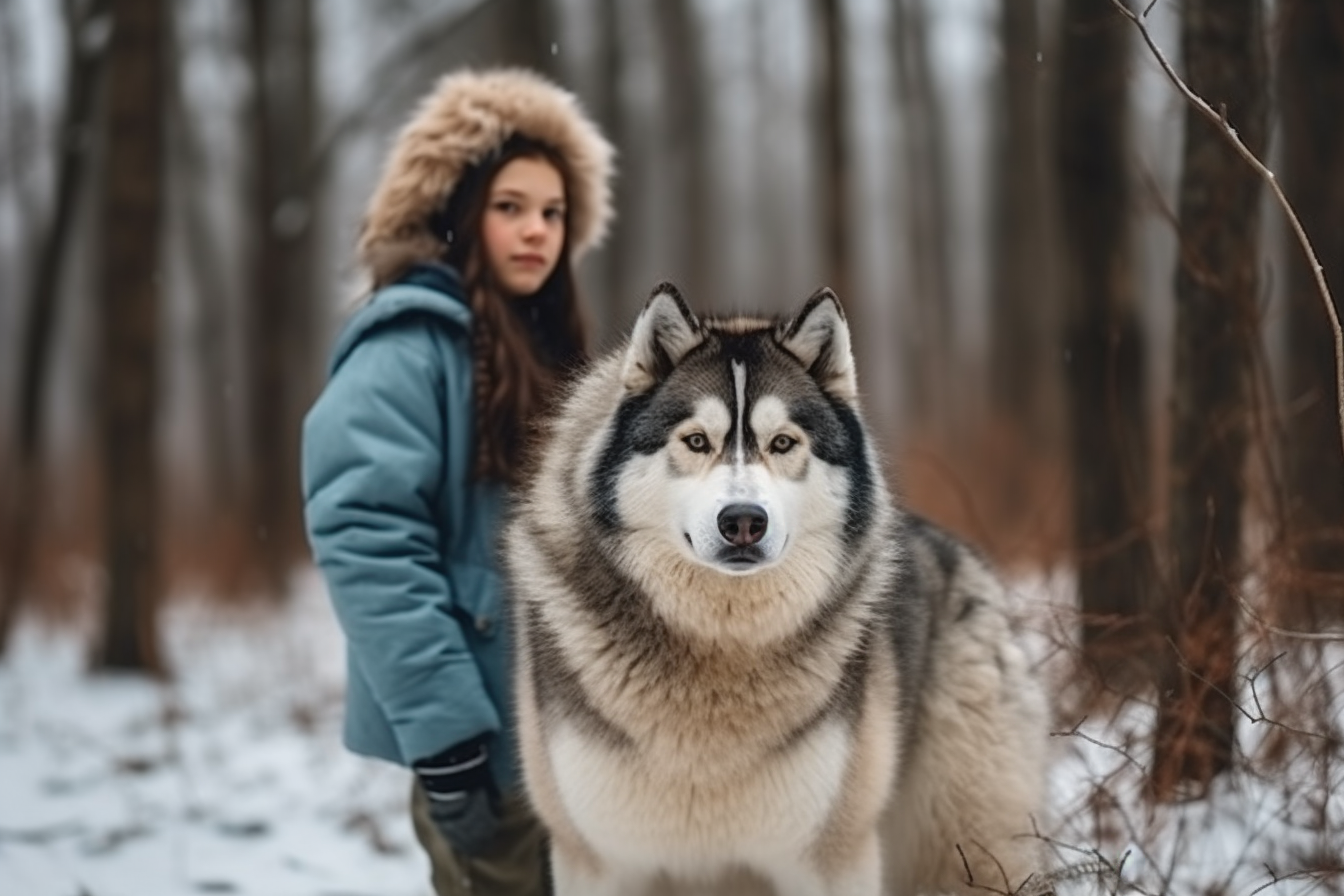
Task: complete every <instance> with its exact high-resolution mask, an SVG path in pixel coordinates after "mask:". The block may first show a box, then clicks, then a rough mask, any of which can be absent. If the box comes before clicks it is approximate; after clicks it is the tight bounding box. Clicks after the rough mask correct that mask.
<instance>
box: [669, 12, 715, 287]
mask: <svg viewBox="0 0 1344 896" xmlns="http://www.w3.org/2000/svg"><path fill="white" fill-rule="evenodd" d="M654 15H655V16H656V17H657V18H656V19H655V22H656V24H657V28H658V33H659V37H660V41H661V47H660V49H661V56H662V60H663V85H662V90H663V96H664V97H665V101H666V104H667V105H666V109H667V112H666V115H667V118H666V121H667V127H668V133H667V136H666V142H665V144H664V146H663V147H662V149H663V151H664V152H666V153H667V154H668V155H669V156H670V162H671V164H670V166H669V167H670V169H671V172H672V176H673V178H674V181H673V183H674V184H675V187H674V189H673V196H674V197H675V199H676V200H677V201H678V202H680V203H681V205H680V207H679V208H678V209H676V211H675V212H674V217H675V219H676V221H677V226H678V230H679V234H678V236H677V238H676V242H677V247H678V249H679V251H680V256H679V263H678V264H677V265H676V266H675V268H674V274H673V279H674V280H675V281H676V283H677V285H678V286H679V287H680V288H681V290H682V292H683V293H685V294H686V295H687V296H689V297H690V300H691V302H692V303H712V302H716V301H722V299H723V298H725V297H723V296H719V295H715V294H714V291H713V286H712V284H714V283H721V282H722V281H721V280H719V279H718V278H717V277H716V276H715V272H716V270H717V268H716V266H715V264H714V259H713V248H712V247H713V246H714V244H715V235H716V231H715V227H714V213H713V209H712V200H711V191H712V189H713V183H714V178H713V174H712V166H711V163H710V160H709V144H708V140H709V128H708V126H707V123H706V117H707V112H708V108H707V106H708V103H707V100H708V92H707V91H706V89H705V84H704V81H705V60H704V54H703V53H702V51H701V47H702V41H701V38H700V29H699V27H698V23H697V22H696V19H695V4H694V3H691V2H690V0H666V2H662V3H657V4H654Z"/></svg>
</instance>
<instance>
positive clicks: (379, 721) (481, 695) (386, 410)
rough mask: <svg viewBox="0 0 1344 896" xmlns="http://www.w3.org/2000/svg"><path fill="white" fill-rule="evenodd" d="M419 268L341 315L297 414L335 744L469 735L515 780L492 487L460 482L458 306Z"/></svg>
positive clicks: (418, 746) (467, 323)
mask: <svg viewBox="0 0 1344 896" xmlns="http://www.w3.org/2000/svg"><path fill="white" fill-rule="evenodd" d="M462 296H463V288H462V285H461V282H460V281H459V280H458V278H457V276H456V274H455V273H454V272H453V271H452V270H451V269H448V268H442V267H439V268H433V267H418V268H416V269H414V270H413V271H412V273H411V275H410V276H409V277H408V278H406V279H405V280H403V281H402V282H401V283H398V284H395V285H392V286H389V287H386V288H384V289H382V290H380V291H379V292H378V293H377V294H375V295H374V296H373V298H372V300H371V301H369V302H368V304H366V305H365V306H364V307H362V308H361V309H359V310H358V311H357V312H356V313H355V314H354V315H353V316H352V317H351V318H350V320H349V322H348V323H347V324H346V326H345V328H344V330H343V331H342V332H341V335H340V337H339V339H338V340H337V343H336V347H335V350H334V352H333V354H332V360H331V365H330V378H329V380H328V382H327V385H326V388H325V389H324V390H323V392H322V394H321V396H319V398H318V399H317V401H316V403H315V404H314V405H313V407H312V409H311V410H310V411H309V412H308V416H307V418H306V419H305V420H304V427H303V489H304V498H305V502H306V506H305V516H306V521H307V527H308V538H309V541H310V543H311V545H312V549H313V555H314V557H315V558H316V560H317V563H318V565H319V566H320V567H321V570H322V573H323V575H324V577H325V578H326V583H327V588H328V590H329V591H330V593H331V600H332V603H333V605H334V606H335V609H336V615H337V617H338V618H339V620H340V624H341V627H342V629H343V630H344V632H345V636H346V641H347V644H348V651H347V653H348V664H349V682H348V685H347V692H346V718H345V744H346V746H347V747H349V748H350V749H351V750H353V751H355V752H357V753H362V754H366V755H369V756H375V757H379V758H382V759H387V760H391V761H393V762H397V763H400V764H402V765H411V764H412V763H414V762H415V761H417V760H419V759H423V758H426V757H428V756H431V755H433V754H435V753H437V752H439V751H440V750H443V749H445V748H446V747H449V746H451V745H453V744H456V743H458V742H459V741H463V740H466V739H467V738H470V737H474V736H476V735H479V734H482V733H487V732H488V733H490V734H493V735H494V736H495V737H494V739H493V744H492V747H493V748H492V749H491V751H490V752H491V763H492V770H493V772H494V774H495V781H496V783H497V784H498V785H499V786H500V788H501V789H503V790H508V789H510V788H511V787H513V786H514V784H515V782H516V780H517V773H516V766H515V742H514V736H513V724H512V721H513V713H512V709H511V701H512V693H511V690H510V686H509V668H508V663H509V647H508V631H507V627H506V625H505V618H504V613H503V608H502V595H501V583H500V578H499V572H498V569H497V566H496V560H495V545H496V537H497V535H498V531H499V526H500V513H501V509H502V505H503V498H504V494H503V489H502V487H500V486H498V485H496V484H492V483H478V482H474V481H473V480H472V478H471V467H472V459H473V445H472V443H473V431H472V407H473V405H472V363H471V313H470V311H469V309H468V308H467V305H466V304H465V301H464V299H463V298H462Z"/></svg>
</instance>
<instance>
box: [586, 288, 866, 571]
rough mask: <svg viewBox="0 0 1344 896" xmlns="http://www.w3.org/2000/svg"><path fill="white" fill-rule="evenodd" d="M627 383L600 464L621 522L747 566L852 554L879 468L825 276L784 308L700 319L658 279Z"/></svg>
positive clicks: (627, 367)
mask: <svg viewBox="0 0 1344 896" xmlns="http://www.w3.org/2000/svg"><path fill="white" fill-rule="evenodd" d="M620 383H621V388H622V389H623V393H624V394H623V397H622V399H621V401H620V404H619V409H618V411H617V413H616V418H615V420H614V421H613V423H612V424H611V428H610V429H609V431H608V432H607V433H606V438H605V439H604V446H603V448H602V449H601V452H600V457H598V458H597V459H596V460H597V463H596V465H595V467H594V468H593V470H592V477H593V478H592V486H593V489H594V491H595V493H596V496H597V498H598V501H597V506H598V507H599V508H600V510H599V523H600V524H601V525H603V526H605V527H608V528H609V529H610V530H611V531H612V533H613V534H615V533H616V532H617V531H620V532H623V533H626V534H630V533H638V534H639V535H640V536H641V537H640V539H639V541H640V543H641V544H642V545H644V546H645V547H648V546H650V545H651V543H652V544H660V545H661V546H662V547H664V548H667V549H670V550H675V551H678V552H680V554H681V555H682V556H684V557H686V558H688V559H690V560H692V561H694V562H695V563H696V564H698V565H700V566H702V567H708V568H711V569H713V570H716V571H719V572H722V573H725V574H730V575H747V576H749V575H752V574H754V573H757V572H760V571H762V570H766V569H770V568H772V567H776V566H778V565H779V564H781V563H786V562H787V561H788V560H789V558H790V557H800V558H802V559H800V562H802V563H806V562H807V560H806V557H807V556H808V555H811V556H817V555H819V554H824V555H825V556H828V557H844V556H845V554H846V548H847V547H849V544H850V542H853V541H855V540H857V539H858V538H860V537H861V536H862V534H863V530H864V529H866V528H867V526H868V524H869V523H870V522H871V518H872V515H873V505H874V502H875V497H876V492H875V489H876V480H875V477H876V475H877V473H876V470H875V464H874V461H873V458H872V457H871V456H870V452H869V450H868V447H867V445H866V441H865V437H864V434H863V429H862V426H861V424H860V422H859V417H858V413H857V410H858V409H857V395H858V392H857V387H856V383H855V376H854V361H853V357H852V354H851V351H850V332H849V326H848V324H847V323H846V321H845V316H844V312H843V311H842V310H841V308H840V303H839V301H838V300H837V299H836V297H835V295H834V294H833V293H832V292H831V291H830V290H821V291H819V292H817V293H816V294H815V295H813V296H812V297H811V298H810V299H808V300H807V301H806V302H805V303H804V304H803V306H802V308H801V309H800V310H799V311H798V313H797V314H796V315H795V316H794V317H792V318H790V319H788V320H777V321H769V320H760V319H747V318H728V319H706V320H700V319H698V318H697V317H696V316H695V315H694V314H693V313H692V312H691V310H690V308H689V307H688V306H687V304H686V302H685V301H683V299H682V297H681V296H680V294H678V292H677V290H676V288H675V287H673V286H672V285H670V284H662V285H660V286H659V287H657V288H656V289H655V290H654V292H653V294H652V296H651V298H650V299H649V301H648V304H647V305H646V306H645V308H644V311H643V312H642V313H641V314H640V316H639V319H638V320H637V321H636V323H635V327H634V331H633V334H632V336H631V340H630V343H629V346H628V347H627V349H626V351H625V355H624V358H623V362H622V366H621V368H620ZM800 545H805V547H804V548H801V549H800Z"/></svg>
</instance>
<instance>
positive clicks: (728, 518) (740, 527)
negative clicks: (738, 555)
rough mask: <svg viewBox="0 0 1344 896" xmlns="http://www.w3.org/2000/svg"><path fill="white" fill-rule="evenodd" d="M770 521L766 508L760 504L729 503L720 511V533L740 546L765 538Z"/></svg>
mask: <svg viewBox="0 0 1344 896" xmlns="http://www.w3.org/2000/svg"><path fill="white" fill-rule="evenodd" d="M769 523H770V518H769V517H768V516H766V514H765V508H764V507H762V506H760V505H759V504H729V505H728V506H727V507H725V508H723V510H721V511H719V534H720V535H722V536H723V537H724V540H726V541H727V542H728V543H730V544H732V545H735V546H737V547H740V548H744V547H747V546H748V545H753V544H755V543H756V542H758V541H760V540H761V539H762V538H764V537H765V528H766V526H767V525H769Z"/></svg>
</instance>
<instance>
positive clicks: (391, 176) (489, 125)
mask: <svg viewBox="0 0 1344 896" xmlns="http://www.w3.org/2000/svg"><path fill="white" fill-rule="evenodd" d="M515 134H521V135H523V136H525V137H530V138H531V139H534V140H538V141H541V142H543V143H547V144H549V145H550V146H552V147H554V148H555V149H556V151H558V152H559V153H560V155H561V156H563V157H564V158H565V160H566V161H567V162H568V164H569V168H570V176H571V178H572V183H570V184H569V185H568V186H569V189H570V191H571V195H570V196H568V197H567V198H568V202H569V206H570V234H569V240H570V247H571V252H572V253H573V256H574V258H575V259H576V260H577V259H578V258H579V257H581V256H582V255H583V254H584V253H585V252H586V251H588V250H589V249H591V248H593V247H594V246H596V245H597V244H598V243H600V242H601V241H602V238H603V237H604V236H605V235H606V231H607V225H608V222H609V221H610V219H611V215H612V207H611V184H610V180H611V176H612V171H613V157H614V155H615V151H614V149H613V148H612V146H611V144H610V143H608V142H607V140H606V138H605V137H603V136H602V134H601V132H600V131H599V130H598V128H597V126H596V125H595V124H594V123H593V122H592V121H591V120H590V119H589V118H588V117H587V116H586V115H585V114H584V112H583V109H582V108H581V107H580V105H579V101H578V99H577V97H575V96H574V95H573V94H572V93H570V92H568V91H566V90H564V89H562V88H560V87H558V86H556V85H555V84H553V83H552V82H550V81H548V80H546V79H545V78H543V77H541V76H540V75H537V74H535V73H533V72H531V71H528V70H526V69H521V68H505V69H487V70H480V71H473V70H463V71H459V72H455V73H453V74H450V75H447V76H445V77H444V78H442V79H441V80H440V81H439V83H438V85H437V86H436V87H435V88H434V90H433V91H432V92H431V93H430V94H429V95H428V96H426V97H425V98H424V99H423V100H422V101H421V103H420V106H419V108H418V109H416V111H415V113H414V114H413V115H412V116H411V120H410V122H409V123H407V125H406V126H405V127H404V128H403V129H402V131H401V133H400V135H399V136H398V137H397V141H396V143H395V144H394V145H393V147H392V151H391V153H390V154H389V155H388V157H387V162H386V165H385V166H384V169H383V174H382V178H381V179H380V180H379V183H378V186H377V188H376V189H375V190H374V193H373V198H372V199H371V200H370V201H369V206H368V209H367V211H366V212H365V215H364V223H363V227H362V228H361V231H360V236H359V246H358V253H359V261H360V264H361V265H362V266H363V268H364V269H365V271H366V272H367V273H368V274H369V275H370V276H371V278H372V280H373V282H374V284H375V285H377V286H381V285H384V284H386V283H387V282H388V281H389V280H390V279H392V278H393V277H395V276H396V274H397V273H398V272H399V271H400V270H401V269H403V268H404V267H405V266H406V265H407V264H409V263H411V262H414V261H423V260H427V259H432V258H437V257H438V256H439V254H440V253H441V252H442V250H443V243H442V241H441V239H440V238H439V237H436V236H435V235H433V234H431V233H430V231H429V228H428V226H427V225H428V220H429V217H430V215H431V214H432V213H433V212H434V211H435V210H436V209H437V208H438V207H439V206H440V204H441V203H442V202H443V200H444V198H445V197H446V196H448V195H449V193H451V192H452V190H453V188H454V187H455V186H456V185H457V183H458V180H459V179H460V178H461V177H462V174H463V172H464V171H465V170H466V169H468V168H469V167H470V166H471V165H473V164H475V163H476V162H478V161H480V160H481V159H482V158H484V157H485V156H486V155H488V154H489V153H490V152H491V151H492V150H494V149H496V148H497V147H499V146H500V145H502V144H503V143H504V141H505V140H507V139H508V138H509V137H512V136H513V135H515Z"/></svg>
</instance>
